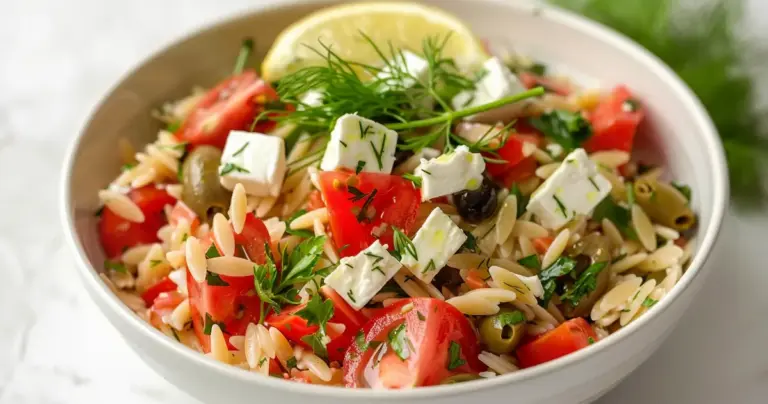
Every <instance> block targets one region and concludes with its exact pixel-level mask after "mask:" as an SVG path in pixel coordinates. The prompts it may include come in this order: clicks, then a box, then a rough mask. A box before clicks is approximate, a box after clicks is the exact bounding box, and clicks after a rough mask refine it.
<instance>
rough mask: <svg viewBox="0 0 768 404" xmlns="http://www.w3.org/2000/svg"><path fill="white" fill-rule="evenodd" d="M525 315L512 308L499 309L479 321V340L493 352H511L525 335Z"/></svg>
mask: <svg viewBox="0 0 768 404" xmlns="http://www.w3.org/2000/svg"><path fill="white" fill-rule="evenodd" d="M525 328H526V325H525V315H524V314H523V313H522V312H520V311H517V310H513V309H505V308H503V309H501V311H499V312H498V313H497V314H495V315H493V316H488V317H485V318H483V319H482V320H481V321H480V327H479V331H480V341H481V342H482V343H483V344H485V346H486V347H488V350H489V351H491V352H493V353H495V354H505V353H511V352H513V351H514V350H515V348H517V345H518V344H520V341H521V340H522V339H523V336H524V335H525Z"/></svg>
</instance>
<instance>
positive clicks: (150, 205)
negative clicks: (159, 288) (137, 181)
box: [99, 185, 176, 258]
mask: <svg viewBox="0 0 768 404" xmlns="http://www.w3.org/2000/svg"><path fill="white" fill-rule="evenodd" d="M128 198H130V199H131V200H132V201H133V202H134V203H135V204H136V205H137V206H138V207H139V209H141V212H142V213H144V222H142V223H135V222H131V221H130V220H127V219H124V218H122V217H121V216H118V215H117V214H116V213H114V212H112V211H111V210H110V209H109V208H107V207H104V211H103V212H102V213H101V220H100V221H99V237H100V239H101V246H102V247H103V248H104V253H106V255H107V257H109V258H115V257H117V256H118V255H120V254H122V253H123V251H125V250H127V249H128V248H131V247H134V246H136V245H139V244H149V243H154V242H156V241H159V239H158V238H157V231H158V230H160V228H161V227H163V226H164V225H165V223H166V220H165V211H164V210H163V209H164V207H165V205H173V204H174V203H176V199H174V198H173V197H172V196H170V195H168V193H167V192H165V190H162V189H158V188H157V187H155V186H154V185H148V186H146V187H142V188H136V189H134V190H131V191H130V192H129V193H128Z"/></svg>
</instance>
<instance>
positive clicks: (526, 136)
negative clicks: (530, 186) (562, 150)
mask: <svg viewBox="0 0 768 404" xmlns="http://www.w3.org/2000/svg"><path fill="white" fill-rule="evenodd" d="M514 131H515V133H513V134H512V135H510V136H509V138H508V139H507V142H506V143H504V146H502V147H501V148H500V149H499V150H498V151H497V152H496V153H497V154H498V155H497V156H494V155H488V154H487V155H488V156H489V157H491V158H495V159H499V158H500V159H502V160H505V161H506V163H503V164H502V163H486V165H485V166H486V169H487V171H488V174H489V175H490V176H491V177H493V178H494V179H495V180H496V181H499V182H501V183H503V184H504V186H506V187H509V186H511V185H512V183H514V182H518V181H522V180H525V179H527V178H530V177H532V176H533V175H534V174H535V172H536V166H537V163H536V159H535V158H534V157H533V156H526V155H525V153H524V150H523V148H524V144H525V143H531V144H533V145H536V147H541V144H542V139H543V136H542V135H541V133H539V131H537V130H536V129H535V128H533V127H532V126H530V125H528V124H527V123H526V122H525V121H520V122H518V123H517V124H515V128H514Z"/></svg>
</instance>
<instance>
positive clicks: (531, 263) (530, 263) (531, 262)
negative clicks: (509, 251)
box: [517, 254, 541, 271]
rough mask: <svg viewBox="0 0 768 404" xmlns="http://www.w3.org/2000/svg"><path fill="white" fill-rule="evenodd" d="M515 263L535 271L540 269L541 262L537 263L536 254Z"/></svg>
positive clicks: (537, 257)
mask: <svg viewBox="0 0 768 404" xmlns="http://www.w3.org/2000/svg"><path fill="white" fill-rule="evenodd" d="M517 263H518V264H520V265H522V266H524V267H526V268H529V269H533V270H535V271H538V270H540V269H541V262H540V261H539V256H538V255H536V254H531V255H529V256H527V257H523V258H520V259H519V260H517Z"/></svg>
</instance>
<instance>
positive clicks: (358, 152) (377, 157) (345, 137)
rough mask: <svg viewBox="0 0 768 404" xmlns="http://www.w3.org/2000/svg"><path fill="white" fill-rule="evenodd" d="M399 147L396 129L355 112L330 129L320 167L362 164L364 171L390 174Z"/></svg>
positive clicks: (330, 169) (344, 166) (340, 119)
mask: <svg viewBox="0 0 768 404" xmlns="http://www.w3.org/2000/svg"><path fill="white" fill-rule="evenodd" d="M396 146H397V132H395V131H393V130H391V129H387V127H386V126H384V125H381V124H379V123H377V122H374V121H372V120H370V119H366V118H363V117H360V116H358V115H355V114H346V115H342V116H341V117H340V118H339V119H337V120H336V125H335V126H334V127H333V131H331V139H330V140H329V141H328V146H327V148H326V150H325V155H324V156H323V162H322V163H321V164H320V168H322V169H323V170H325V171H332V170H335V169H337V168H348V169H350V170H355V169H356V168H357V167H358V166H359V165H362V171H365V172H376V173H387V174H389V173H391V172H392V166H393V165H394V164H395V148H396ZM361 161H362V162H363V163H360V162H361Z"/></svg>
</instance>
